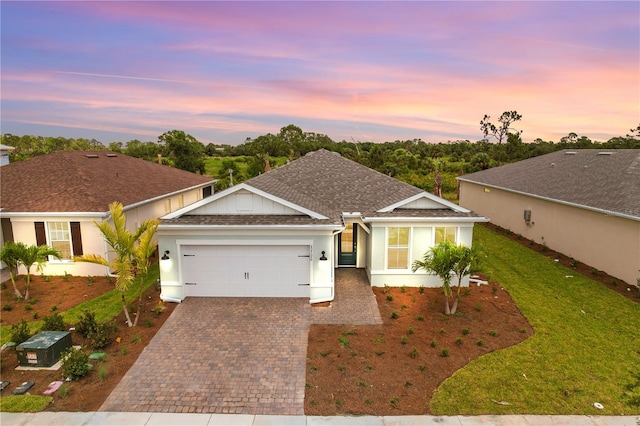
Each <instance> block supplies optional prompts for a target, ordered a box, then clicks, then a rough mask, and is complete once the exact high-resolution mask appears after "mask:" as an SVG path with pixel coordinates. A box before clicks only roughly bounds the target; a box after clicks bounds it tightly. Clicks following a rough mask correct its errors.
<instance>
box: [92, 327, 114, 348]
mask: <svg viewBox="0 0 640 426" xmlns="http://www.w3.org/2000/svg"><path fill="white" fill-rule="evenodd" d="M114 329H115V326H114V325H113V323H106V322H99V323H96V325H95V327H94V328H93V330H91V331H90V332H89V335H88V336H87V337H88V338H89V343H90V344H91V347H92V348H93V349H102V348H105V347H107V346H109V344H110V343H111V334H112V333H113V332H114V331H115V330H114Z"/></svg>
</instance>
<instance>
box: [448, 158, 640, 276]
mask: <svg viewBox="0 0 640 426" xmlns="http://www.w3.org/2000/svg"><path fill="white" fill-rule="evenodd" d="M458 180H459V182H460V205H461V206H464V207H466V208H468V209H473V210H474V211H476V212H478V213H479V214H482V215H485V216H488V217H490V218H491V222H492V223H494V224H496V225H498V226H501V227H503V228H506V229H509V230H511V231H513V232H515V233H517V234H521V235H522V236H524V237H525V238H528V239H530V240H533V241H535V242H537V243H540V244H546V245H547V246H548V247H550V248H552V249H553V250H556V251H559V252H561V253H563V254H565V255H567V256H570V257H572V258H574V259H576V260H578V261H580V262H583V263H585V264H587V265H590V266H592V267H594V268H597V269H600V270H602V271H605V272H607V273H608V274H609V275H612V276H614V277H617V278H619V279H622V280H624V281H625V282H627V283H629V284H637V280H638V279H639V278H640V150H638V149H617V150H616V149H614V150H595V149H582V150H563V151H558V152H554V153H551V154H546V155H542V156H539V157H535V158H530V159H527V160H524V161H519V162H517V163H512V164H507V165H504V166H501V167H496V168H492V169H488V170H483V171H480V172H476V173H471V174H468V175H465V176H462V177H459V178H458Z"/></svg>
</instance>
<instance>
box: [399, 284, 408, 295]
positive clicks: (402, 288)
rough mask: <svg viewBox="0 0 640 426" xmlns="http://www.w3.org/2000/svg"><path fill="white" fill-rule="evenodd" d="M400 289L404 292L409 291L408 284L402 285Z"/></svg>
mask: <svg viewBox="0 0 640 426" xmlns="http://www.w3.org/2000/svg"><path fill="white" fill-rule="evenodd" d="M400 291H401V292H403V293H404V292H406V291H407V286H406V285H403V286H400Z"/></svg>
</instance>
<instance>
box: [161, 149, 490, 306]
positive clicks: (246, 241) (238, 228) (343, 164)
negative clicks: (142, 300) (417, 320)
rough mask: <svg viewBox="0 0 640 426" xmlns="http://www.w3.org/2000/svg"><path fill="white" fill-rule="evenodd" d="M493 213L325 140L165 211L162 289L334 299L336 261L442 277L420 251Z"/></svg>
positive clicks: (403, 275)
mask: <svg viewBox="0 0 640 426" xmlns="http://www.w3.org/2000/svg"><path fill="white" fill-rule="evenodd" d="M486 221H488V219H486V218H484V217H482V216H479V215H477V214H475V213H473V212H472V211H469V210H467V209H466V208H463V207H460V206H458V205H456V204H453V203H451V202H448V201H446V200H444V199H442V198H439V197H436V196H435V195H432V194H429V193H427V192H425V191H423V190H421V189H419V188H416V187H414V186H411V185H408V184H406V183H403V182H400V181H398V180H396V179H394V178H391V177H389V176H386V175H384V174H382V173H379V172H377V171H375V170H372V169H369V168H368V167H365V166H363V165H361V164H358V163H356V162H354V161H351V160H348V159H346V158H343V157H341V156H340V155H339V154H337V153H333V152H329V151H326V150H323V149H321V150H319V151H315V152H311V153H309V154H307V155H306V156H304V157H302V158H300V159H297V160H295V161H293V162H291V163H290V164H287V165H285V166H282V167H280V168H277V169H274V170H271V171H269V172H266V173H264V174H262V175H260V176H257V177H255V178H253V179H250V180H248V181H246V182H244V183H242V184H240V185H236V186H233V187H231V188H228V189H227V190H225V191H221V192H219V193H217V194H215V195H213V196H212V197H209V198H207V199H204V200H201V201H198V202H197V203H195V204H193V205H190V206H188V207H185V208H184V209H180V210H178V211H176V212H173V213H171V214H169V215H166V216H164V217H163V218H162V223H161V224H160V226H159V228H158V246H159V250H160V253H161V254H163V255H165V256H163V257H164V258H165V259H164V260H161V261H160V277H161V285H162V297H163V298H165V299H166V300H182V299H184V298H185V297H189V296H197V297H202V296H205V297H207V296H209V297H228V296H236V297H238V296H239V297H305V298H307V297H308V298H309V299H310V301H311V302H312V303H314V302H320V301H329V300H333V298H334V268H349V267H352V268H353V267H355V268H364V269H366V272H367V275H368V277H369V281H370V283H371V284H372V285H374V286H384V285H390V286H401V285H406V286H421V285H424V286H440V285H441V284H442V283H441V282H440V281H439V279H438V278H437V277H435V276H432V275H428V274H426V273H425V272H424V271H418V272H416V273H413V272H412V271H411V265H412V263H413V261H414V260H416V259H422V258H423V256H424V254H425V253H426V252H427V251H428V250H429V248H431V247H433V246H434V245H435V244H437V243H439V242H441V241H443V240H445V239H446V240H450V241H453V242H455V243H456V244H464V245H471V243H472V236H473V225H474V223H476V222H486ZM465 283H466V281H465Z"/></svg>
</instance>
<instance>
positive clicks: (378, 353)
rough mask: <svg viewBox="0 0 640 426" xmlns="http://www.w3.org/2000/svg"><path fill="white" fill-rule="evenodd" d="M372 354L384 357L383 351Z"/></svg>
mask: <svg viewBox="0 0 640 426" xmlns="http://www.w3.org/2000/svg"><path fill="white" fill-rule="evenodd" d="M374 353H375V354H376V356H382V355H384V351H375V352H374Z"/></svg>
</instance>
